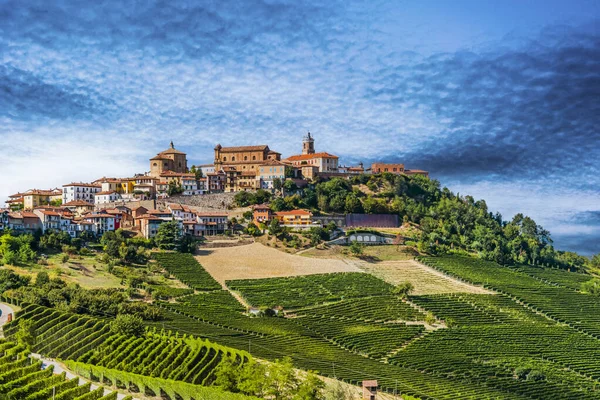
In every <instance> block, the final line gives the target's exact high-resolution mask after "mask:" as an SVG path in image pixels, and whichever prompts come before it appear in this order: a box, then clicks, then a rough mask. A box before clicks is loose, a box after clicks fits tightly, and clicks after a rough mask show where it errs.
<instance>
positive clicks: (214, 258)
mask: <svg viewBox="0 0 600 400" xmlns="http://www.w3.org/2000/svg"><path fill="white" fill-rule="evenodd" d="M196 259H197V260H198V262H199V263H200V264H202V265H203V266H204V268H206V270H207V271H208V272H209V273H210V274H211V275H212V276H213V277H214V278H215V279H216V280H217V281H218V282H220V283H223V282H225V281H226V280H232V279H255V278H271V277H284V276H295V275H311V274H322V273H329V272H362V271H361V270H360V269H359V268H358V267H357V262H356V261H354V260H342V259H323V258H319V259H316V258H309V257H302V256H297V255H293V254H286V253H283V252H281V251H279V250H276V249H273V248H271V247H267V246H263V245H262V244H259V243H253V244H249V245H244V246H237V247H225V248H216V249H205V250H201V251H199V252H198V256H196Z"/></svg>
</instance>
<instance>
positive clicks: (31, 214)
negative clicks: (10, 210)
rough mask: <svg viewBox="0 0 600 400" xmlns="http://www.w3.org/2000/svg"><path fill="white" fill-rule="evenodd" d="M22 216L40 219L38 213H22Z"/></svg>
mask: <svg viewBox="0 0 600 400" xmlns="http://www.w3.org/2000/svg"><path fill="white" fill-rule="evenodd" d="M21 215H22V216H23V218H38V219H39V217H38V216H37V214H36V213H34V212H31V211H22V212H21Z"/></svg>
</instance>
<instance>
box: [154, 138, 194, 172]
mask: <svg viewBox="0 0 600 400" xmlns="http://www.w3.org/2000/svg"><path fill="white" fill-rule="evenodd" d="M167 171H173V172H178V173H186V172H188V168H187V158H186V154H185V153H184V152H182V151H179V150H177V149H175V146H174V145H173V142H171V146H170V147H169V148H168V149H167V150H165V151H161V152H160V153H158V154H157V155H156V156H154V157H152V158H151V159H150V176H154V177H159V176H160V175H161V174H163V173H165V172H167Z"/></svg>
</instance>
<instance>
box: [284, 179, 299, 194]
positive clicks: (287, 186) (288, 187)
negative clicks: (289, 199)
mask: <svg viewBox="0 0 600 400" xmlns="http://www.w3.org/2000/svg"><path fill="white" fill-rule="evenodd" d="M283 190H284V191H285V192H286V193H294V192H296V191H297V190H298V185H296V182H294V181H293V180H291V179H287V180H286V181H285V182H283Z"/></svg>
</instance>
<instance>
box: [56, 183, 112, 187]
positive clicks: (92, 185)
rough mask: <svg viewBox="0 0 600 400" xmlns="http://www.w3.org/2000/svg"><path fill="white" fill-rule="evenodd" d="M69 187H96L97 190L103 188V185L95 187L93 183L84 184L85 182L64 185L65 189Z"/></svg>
mask: <svg viewBox="0 0 600 400" xmlns="http://www.w3.org/2000/svg"><path fill="white" fill-rule="evenodd" d="M69 186H79V187H95V188H101V187H102V185H94V184H93V183H83V182H71V183H68V184H66V185H63V187H69Z"/></svg>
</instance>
